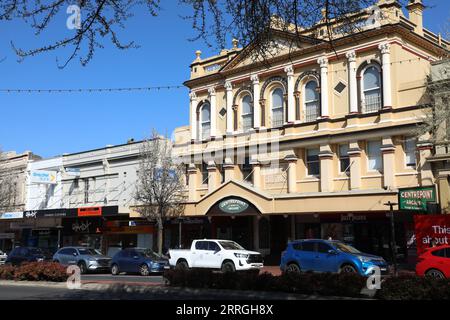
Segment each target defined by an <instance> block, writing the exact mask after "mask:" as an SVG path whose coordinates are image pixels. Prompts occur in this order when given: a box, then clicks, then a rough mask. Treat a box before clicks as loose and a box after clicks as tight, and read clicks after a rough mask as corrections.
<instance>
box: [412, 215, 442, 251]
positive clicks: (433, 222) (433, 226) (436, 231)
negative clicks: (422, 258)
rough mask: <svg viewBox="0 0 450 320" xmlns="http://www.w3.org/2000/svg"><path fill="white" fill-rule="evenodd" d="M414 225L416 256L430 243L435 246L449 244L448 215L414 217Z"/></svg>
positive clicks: (429, 245) (428, 246)
mask: <svg viewBox="0 0 450 320" xmlns="http://www.w3.org/2000/svg"><path fill="white" fill-rule="evenodd" d="M414 225H415V227H414V228H415V233H416V244H417V254H418V255H420V254H421V253H423V252H424V251H425V249H426V248H430V247H431V245H432V242H434V243H435V244H436V245H437V246H439V245H443V244H450V215H448V214H440V215H415V216H414Z"/></svg>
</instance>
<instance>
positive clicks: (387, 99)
mask: <svg viewBox="0 0 450 320" xmlns="http://www.w3.org/2000/svg"><path fill="white" fill-rule="evenodd" d="M378 49H380V51H381V63H382V69H383V75H382V76H383V108H386V109H390V108H392V93H391V54H390V44H389V43H387V42H384V43H381V44H380V45H379V46H378Z"/></svg>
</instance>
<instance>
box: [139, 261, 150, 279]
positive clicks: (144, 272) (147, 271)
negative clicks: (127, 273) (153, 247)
mask: <svg viewBox="0 0 450 320" xmlns="http://www.w3.org/2000/svg"><path fill="white" fill-rule="evenodd" d="M139 273H140V274H141V276H148V275H149V274H150V269H149V268H148V265H146V264H145V263H144V264H143V265H141V266H140V267H139Z"/></svg>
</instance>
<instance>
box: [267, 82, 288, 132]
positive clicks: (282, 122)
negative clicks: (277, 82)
mask: <svg viewBox="0 0 450 320" xmlns="http://www.w3.org/2000/svg"><path fill="white" fill-rule="evenodd" d="M277 89H280V90H281V107H278V108H276V110H279V109H281V110H282V116H281V117H282V119H281V120H282V121H281V126H276V127H275V126H274V125H273V118H274V117H273V110H274V108H273V93H274V92H275V90H277ZM285 103H286V101H284V90H283V88H282V87H281V86H276V87H274V88H273V89H272V90H271V91H270V126H271V127H272V128H279V127H282V126H284V124H285V117H286V114H285V110H284V104H285Z"/></svg>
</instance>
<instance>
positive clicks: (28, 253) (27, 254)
mask: <svg viewBox="0 0 450 320" xmlns="http://www.w3.org/2000/svg"><path fill="white" fill-rule="evenodd" d="M48 260H51V257H50V256H48V255H46V254H45V252H44V251H42V250H41V249H39V248H35V247H17V248H14V249H13V250H12V251H11V252H10V253H9V255H8V257H7V258H6V261H5V263H6V264H12V265H15V266H17V265H20V264H22V263H24V262H35V261H38V262H39V261H48Z"/></svg>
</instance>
